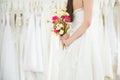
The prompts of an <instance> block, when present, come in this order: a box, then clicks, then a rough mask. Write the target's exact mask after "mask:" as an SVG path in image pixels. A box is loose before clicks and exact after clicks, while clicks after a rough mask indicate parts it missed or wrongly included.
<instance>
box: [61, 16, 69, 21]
mask: <svg viewBox="0 0 120 80" xmlns="http://www.w3.org/2000/svg"><path fill="white" fill-rule="evenodd" d="M61 18H63V19H65V20H66V21H67V22H70V21H71V18H70V16H64V15H63V16H61Z"/></svg>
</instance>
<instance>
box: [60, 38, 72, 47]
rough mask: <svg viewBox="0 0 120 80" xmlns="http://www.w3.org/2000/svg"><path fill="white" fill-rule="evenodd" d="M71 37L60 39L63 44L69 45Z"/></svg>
mask: <svg viewBox="0 0 120 80" xmlns="http://www.w3.org/2000/svg"><path fill="white" fill-rule="evenodd" d="M72 42H73V41H72V39H70V38H68V39H66V40H65V39H63V40H62V43H63V44H65V46H69V45H70V44H71V43H72Z"/></svg>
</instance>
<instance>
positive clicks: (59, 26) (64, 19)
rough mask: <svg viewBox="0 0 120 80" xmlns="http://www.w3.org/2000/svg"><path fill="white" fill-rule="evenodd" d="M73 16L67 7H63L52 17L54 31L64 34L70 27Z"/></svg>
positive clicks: (60, 34)
mask: <svg viewBox="0 0 120 80" xmlns="http://www.w3.org/2000/svg"><path fill="white" fill-rule="evenodd" d="M69 22H71V18H70V16H69V14H68V12H66V10H65V9H61V10H60V12H58V14H56V15H54V16H53V17H52V25H53V28H52V31H53V32H54V33H55V34H56V35H59V36H63V35H64V34H66V33H67V32H68V30H69V29H70V24H69Z"/></svg>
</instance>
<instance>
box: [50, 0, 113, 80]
mask: <svg viewBox="0 0 120 80" xmlns="http://www.w3.org/2000/svg"><path fill="white" fill-rule="evenodd" d="M96 1H97V0H95V2H96ZM98 4H99V2H97V4H95V3H94V12H93V15H94V16H93V20H92V23H91V26H90V27H89V28H88V30H87V31H86V32H85V33H84V34H83V35H82V36H81V37H80V38H79V39H77V40H76V41H74V42H73V43H72V44H71V45H70V46H68V47H67V49H66V50H64V51H63V50H60V51H59V50H57V52H56V53H52V54H53V57H52V58H53V59H52V60H51V61H52V63H53V64H52V68H51V76H50V77H49V80H104V77H110V78H113V75H112V63H111V53H110V52H111V49H110V47H109V41H108V39H107V37H106V36H107V35H106V34H105V36H104V30H103V25H102V20H101V14H100V8H99V7H98ZM96 5H97V6H96ZM73 14H74V21H73V22H72V29H71V31H70V35H72V34H73V33H74V32H75V31H76V30H77V29H78V28H79V27H80V25H81V24H82V23H83V20H84V9H83V8H80V9H77V10H75V11H74V13H73ZM55 47H56V46H55ZM53 49H54V48H53ZM55 49H56V48H55Z"/></svg>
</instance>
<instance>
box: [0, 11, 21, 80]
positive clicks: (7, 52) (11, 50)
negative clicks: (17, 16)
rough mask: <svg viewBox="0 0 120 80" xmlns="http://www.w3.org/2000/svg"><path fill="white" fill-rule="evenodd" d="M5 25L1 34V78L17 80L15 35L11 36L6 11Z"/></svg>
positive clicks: (3, 79)
mask: <svg viewBox="0 0 120 80" xmlns="http://www.w3.org/2000/svg"><path fill="white" fill-rule="evenodd" d="M5 16H6V20H7V21H6V22H7V23H6V26H5V31H4V35H3V43H2V52H1V69H2V71H1V72H2V80H19V72H18V60H17V59H18V58H17V53H16V48H15V37H14V36H13V33H12V30H11V27H10V24H9V22H10V21H9V17H10V16H9V13H8V12H6V14H5Z"/></svg>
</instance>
